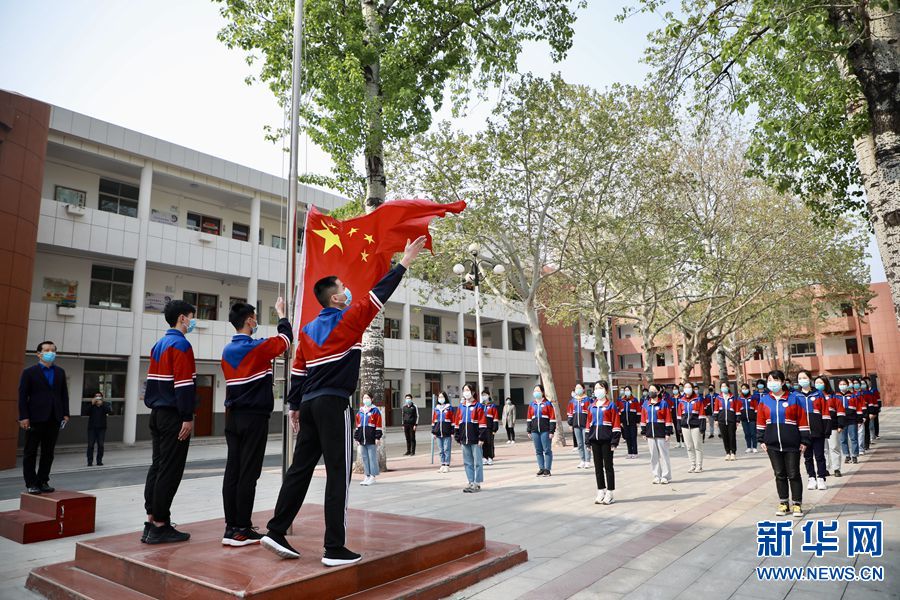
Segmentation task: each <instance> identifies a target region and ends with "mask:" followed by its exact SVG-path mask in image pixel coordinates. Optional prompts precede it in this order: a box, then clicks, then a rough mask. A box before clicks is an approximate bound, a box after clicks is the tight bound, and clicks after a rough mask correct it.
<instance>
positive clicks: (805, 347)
mask: <svg viewBox="0 0 900 600" xmlns="http://www.w3.org/2000/svg"><path fill="white" fill-rule="evenodd" d="M790 351H791V356H815V355H816V343H815V342H814V341H806V342H793V343H792V344H791V347H790Z"/></svg>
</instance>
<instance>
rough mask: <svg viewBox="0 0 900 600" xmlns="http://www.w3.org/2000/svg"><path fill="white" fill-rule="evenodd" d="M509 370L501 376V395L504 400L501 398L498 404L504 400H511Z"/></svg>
mask: <svg viewBox="0 0 900 600" xmlns="http://www.w3.org/2000/svg"><path fill="white" fill-rule="evenodd" d="M510 379H511V378H510V376H509V369H507V370H506V373H504V374H503V394H504V396H505V397H504V398H501V399H500V400H499V402H503V401H504V400H506V398H512V394H511V393H510V389H509V388H511V387H512V382H511V381H510Z"/></svg>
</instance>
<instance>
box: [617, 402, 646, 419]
mask: <svg viewBox="0 0 900 600" xmlns="http://www.w3.org/2000/svg"><path fill="white" fill-rule="evenodd" d="M616 408H617V409H618V410H619V423H621V424H622V425H637V424H638V423H639V422H640V420H641V403H640V402H638V401H637V400H636V399H635V398H634V396H629V397H628V398H625V397H622V398H620V399H619V401H618V402H617V403H616Z"/></svg>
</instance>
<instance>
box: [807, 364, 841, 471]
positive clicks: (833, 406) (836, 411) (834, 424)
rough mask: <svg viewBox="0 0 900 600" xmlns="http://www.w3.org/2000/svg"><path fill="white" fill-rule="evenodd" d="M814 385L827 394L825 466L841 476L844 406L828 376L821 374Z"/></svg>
mask: <svg viewBox="0 0 900 600" xmlns="http://www.w3.org/2000/svg"><path fill="white" fill-rule="evenodd" d="M813 386H814V387H815V388H816V389H817V390H819V391H820V392H822V394H823V395H824V396H825V406H826V409H827V411H828V417H829V418H828V421H826V422H824V425H825V440H826V444H827V447H826V448H825V466H826V469H827V470H826V471H825V473H826V474H829V473H830V474H831V475H834V476H835V477H840V476H841V431H843V429H844V416H845V415H844V406H843V405H842V404H841V401H840V400H838V399H837V398H835V396H834V392H833V391H832V389H831V384H830V383H829V381H828V378H827V377H824V376H822V375H819V376H818V377H816V379H815V381H814V382H813Z"/></svg>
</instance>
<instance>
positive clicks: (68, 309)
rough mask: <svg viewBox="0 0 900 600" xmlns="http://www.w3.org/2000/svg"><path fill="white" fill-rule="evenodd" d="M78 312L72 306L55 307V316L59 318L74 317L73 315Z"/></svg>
mask: <svg viewBox="0 0 900 600" xmlns="http://www.w3.org/2000/svg"><path fill="white" fill-rule="evenodd" d="M76 312H78V309H76V308H75V307H74V306H57V307H56V314H57V315H59V316H60V317H74V316H75V313H76Z"/></svg>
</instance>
